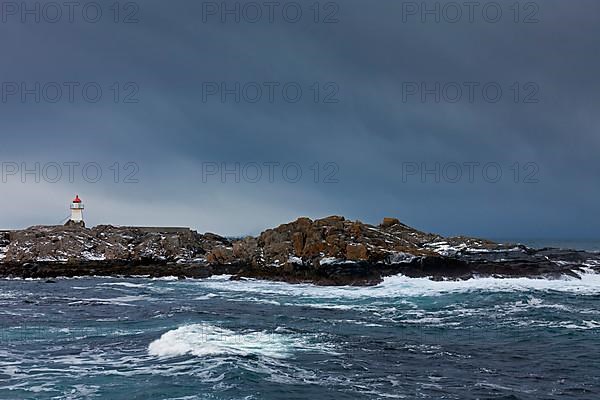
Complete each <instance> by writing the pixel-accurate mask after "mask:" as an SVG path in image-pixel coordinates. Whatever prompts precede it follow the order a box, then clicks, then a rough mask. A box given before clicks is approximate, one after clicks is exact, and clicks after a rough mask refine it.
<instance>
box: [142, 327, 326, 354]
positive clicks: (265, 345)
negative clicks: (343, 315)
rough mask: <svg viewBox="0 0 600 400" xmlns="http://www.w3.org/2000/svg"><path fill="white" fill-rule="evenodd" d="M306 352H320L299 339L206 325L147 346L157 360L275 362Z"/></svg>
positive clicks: (172, 333) (181, 330)
mask: <svg viewBox="0 0 600 400" xmlns="http://www.w3.org/2000/svg"><path fill="white" fill-rule="evenodd" d="M321 344H322V343H321ZM308 349H312V350H322V348H318V347H317V348H315V346H314V345H311V344H310V343H309V342H308V341H307V340H306V339H305V338H303V337H300V336H294V335H285V334H279V333H272V332H266V331H256V332H236V331H232V330H229V329H224V328H220V327H217V326H214V325H209V324H192V325H186V326H182V327H179V328H177V329H174V330H171V331H168V332H166V333H164V334H163V335H162V336H161V337H160V338H159V339H157V340H155V341H153V342H152V343H150V345H149V346H148V353H149V354H150V355H152V356H157V357H176V356H183V355H193V356H197V357H203V356H210V355H234V356H249V355H258V356H265V357H270V358H276V359H277V358H288V357H290V356H291V355H292V353H293V352H294V351H295V350H308Z"/></svg>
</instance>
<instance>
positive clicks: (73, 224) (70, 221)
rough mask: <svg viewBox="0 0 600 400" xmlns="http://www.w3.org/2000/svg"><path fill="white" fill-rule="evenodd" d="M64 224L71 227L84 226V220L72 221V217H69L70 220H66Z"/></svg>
mask: <svg viewBox="0 0 600 400" xmlns="http://www.w3.org/2000/svg"><path fill="white" fill-rule="evenodd" d="M65 226H67V227H72V228H85V222H83V221H73V220H72V219H70V220H68V221H67V223H66V224H65Z"/></svg>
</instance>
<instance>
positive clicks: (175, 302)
mask: <svg viewBox="0 0 600 400" xmlns="http://www.w3.org/2000/svg"><path fill="white" fill-rule="evenodd" d="M0 399H123V400H125V399H126V400H131V399H173V400H175V399H181V400H184V399H185V400H191V399H287V400H291V399H312V400H321V399H600V275H597V274H593V273H591V271H590V272H588V273H586V274H584V275H583V276H582V279H574V278H564V279H559V280H547V279H527V278H515V279H493V278H481V279H473V280H469V281H461V282H455V281H443V282H434V281H431V280H428V279H411V278H407V277H404V276H400V275H399V276H392V277H388V278H386V279H385V281H384V282H383V283H381V284H379V285H377V286H373V287H344V286H342V287H318V286H314V285H310V284H301V285H291V284H287V283H279V282H266V281H258V280H245V281H232V280H230V279H229V277H228V276H215V277H212V278H210V279H204V280H190V279H188V280H179V279H177V278H174V277H173V278H161V279H150V278H142V277H140V278H128V279H125V278H108V277H86V278H69V279H54V280H51V281H47V280H44V279H41V280H0Z"/></svg>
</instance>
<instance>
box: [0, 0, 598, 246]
mask: <svg viewBox="0 0 600 400" xmlns="http://www.w3.org/2000/svg"><path fill="white" fill-rule="evenodd" d="M36 3H37V2H33V1H31V2H28V1H26V2H25V3H23V4H25V5H26V6H27V8H26V9H25V6H24V5H23V4H21V2H16V3H12V2H3V5H2V10H1V11H0V13H1V15H0V18H1V22H0V46H1V48H2V54H3V57H2V62H1V63H0V73H1V74H0V76H1V77H2V78H1V81H2V87H1V102H0V132H1V135H2V142H1V145H0V161H1V162H2V181H1V182H0V190H1V192H0V193H1V196H0V207H1V209H0V210H1V211H0V227H3V228H20V227H25V226H29V225H33V224H56V223H59V222H61V221H62V220H63V219H64V218H65V217H66V216H67V215H68V206H69V201H70V200H71V199H72V198H73V197H74V196H75V194H79V195H80V196H81V197H82V199H83V200H84V202H85V205H86V211H85V219H86V222H87V224H88V226H90V225H96V224H101V223H102V224H104V223H110V224H115V225H136V224H137V225H175V226H191V227H192V228H194V229H197V230H199V231H201V232H205V231H212V232H216V233H220V234H225V235H241V234H254V233H258V232H260V231H262V230H263V229H265V228H268V227H272V226H275V225H278V224H280V223H285V222H288V221H290V220H293V219H295V218H297V217H299V216H309V217H312V218H318V217H323V216H327V215H333V214H337V215H344V216H346V217H347V218H349V219H353V220H354V219H358V220H361V221H364V222H368V223H378V222H379V221H380V220H381V219H382V218H383V217H385V216H395V217H398V218H399V219H401V220H402V221H403V222H405V223H407V224H410V225H412V226H415V227H417V228H420V229H423V230H427V231H433V232H439V233H442V234H466V235H479V236H485V237H493V238H497V237H512V238H574V239H577V238H598V237H599V236H600V235H599V234H598V232H599V229H600V218H599V215H600V212H599V210H598V198H599V196H600V185H599V179H598V178H599V176H600V161H599V157H598V154H599V150H600V132H599V128H598V127H599V118H600V113H599V112H598V110H599V105H600V101H599V100H600V77H599V76H598V72H597V71H599V70H600V52H598V38H600V3H599V2H597V1H595V0H587V1H581V0H573V1H564V0H547V1H546V0H545V1H543V2H533V3H532V2H520V3H518V7H517V8H515V7H514V4H515V2H514V0H510V1H500V2H498V3H491V2H485V1H483V2H480V4H479V5H478V6H475V5H471V6H469V7H467V6H465V5H464V4H463V2H458V3H449V2H433V1H430V2H425V3H424V4H425V5H426V9H422V6H421V3H422V2H420V1H419V2H417V3H414V2H402V1H397V0H393V1H392V0H382V1H376V2H375V1H348V0H344V1H343V2H337V3H336V2H330V3H328V2H326V1H324V2H321V3H317V5H318V6H317V7H316V8H315V2H314V1H312V0H311V1H301V2H298V3H294V2H286V1H280V2H279V5H269V4H271V3H264V2H256V3H252V2H237V3H236V2H227V3H226V4H227V6H226V7H227V9H226V10H225V9H223V8H224V6H223V5H222V2H221V1H219V2H202V1H197V0H194V1H187V0H177V1H154V0H151V1H143V2H139V3H126V2H122V3H121V4H120V10H119V12H118V13H117V12H116V10H115V9H114V6H113V4H114V1H112V0H111V1H101V2H97V3H89V2H86V1H83V2H80V3H81V4H80V5H79V6H77V7H75V6H73V7H72V8H71V9H69V8H68V7H66V6H64V5H62V2H59V3H51V4H52V5H47V4H49V3H47V2H42V3H37V4H38V7H39V8H38V9H37V11H36ZM126 4H127V5H126ZM448 4H450V5H448ZM57 5H58V7H57ZM84 5H85V7H84ZM98 6H99V7H98ZM457 6H458V7H457ZM59 7H60V9H59ZM236 7H237V8H236ZM436 7H437V9H436ZM98 9H99V10H101V12H102V15H101V16H99V15H98V16H97V11H98ZM238 10H239V12H238ZM299 10H300V11H301V15H300V14H298V11H299ZM57 11H58V12H60V14H57ZM258 12H260V15H259V14H258ZM499 12H501V15H500V14H499ZM36 13H37V14H38V15H36ZM236 14H237V15H236ZM36 18H39V23H38V22H36V21H35V20H36ZM238 18H239V22H237V21H236V19H238ZM436 19H437V20H438V21H439V22H438V21H436ZM94 21H95V22H94ZM115 21H117V22H115ZM36 82H39V86H36ZM57 89H60V92H59V90H57ZM98 89H100V90H101V92H102V96H101V97H98ZM36 163H39V170H37V171H36V168H37V167H36ZM70 163H73V164H70ZM74 163H79V165H77V164H74ZM90 163H91V164H90ZM115 163H117V164H115ZM57 165H58V166H60V173H61V175H60V176H58V175H57V172H58V168H57ZM238 165H239V172H240V174H239V175H240V176H239V182H237V177H236V173H235V171H236V169H237V168H238ZM84 166H86V169H85V171H84ZM257 167H259V168H257ZM99 168H100V170H101V171H102V176H101V177H98V176H97V172H98V169H99ZM24 169H27V170H31V171H33V172H31V171H30V172H29V173H27V174H25V175H24V176H22V172H24ZM116 171H119V173H118V174H116ZM232 171H234V172H232ZM317 171H318V172H317ZM71 172H72V173H73V176H69V175H71V174H70V173H71ZM223 172H226V173H225V174H222V173H223ZM299 172H301V174H302V175H301V176H299V175H298V173H299ZM499 173H501V174H502V175H501V176H499ZM36 178H37V179H39V182H36ZM71 181H72V182H71ZM115 181H117V182H115ZM223 181H224V182H223Z"/></svg>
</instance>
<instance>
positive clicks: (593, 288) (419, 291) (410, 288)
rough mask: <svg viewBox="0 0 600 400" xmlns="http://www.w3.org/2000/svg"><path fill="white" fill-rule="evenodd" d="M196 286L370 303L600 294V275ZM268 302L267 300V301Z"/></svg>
mask: <svg viewBox="0 0 600 400" xmlns="http://www.w3.org/2000/svg"><path fill="white" fill-rule="evenodd" d="M193 284H194V285H199V286H201V287H203V288H206V289H210V290H212V291H217V292H230V293H231V292H238V293H257V294H260V295H261V296H269V295H275V296H291V297H299V298H307V297H308V298H317V299H336V300H339V299H368V298H390V297H391V298H405V297H420V296H440V295H446V294H456V293H471V292H477V291H481V292H527V291H545V292H548V291H556V292H566V293H571V294H579V295H597V294H600V274H596V273H593V272H592V271H586V272H585V273H583V274H581V279H577V278H573V277H564V278H561V279H544V278H474V279H469V280H464V281H433V280H431V279H428V278H409V277H407V276H404V275H395V276H390V277H387V278H385V279H384V281H383V282H382V283H381V284H379V285H376V286H368V287H356V286H336V287H323V286H317V285H312V284H288V283H282V282H270V281H261V280H244V281H230V280H229V279H228V278H227V277H215V278H212V279H210V280H199V281H194V282H193ZM263 300H264V297H263Z"/></svg>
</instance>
